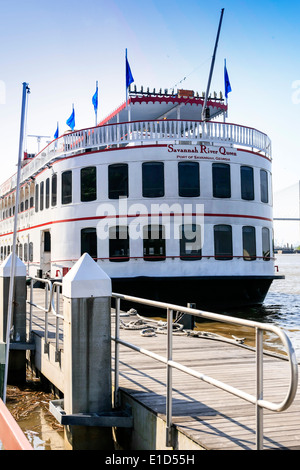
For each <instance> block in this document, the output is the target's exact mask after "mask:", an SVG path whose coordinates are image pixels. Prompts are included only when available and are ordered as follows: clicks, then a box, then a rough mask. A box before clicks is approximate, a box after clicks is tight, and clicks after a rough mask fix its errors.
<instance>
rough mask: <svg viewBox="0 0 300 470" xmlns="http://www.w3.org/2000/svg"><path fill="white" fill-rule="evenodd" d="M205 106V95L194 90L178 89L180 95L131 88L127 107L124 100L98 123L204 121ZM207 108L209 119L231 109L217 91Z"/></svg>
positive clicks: (208, 102) (209, 100)
mask: <svg viewBox="0 0 300 470" xmlns="http://www.w3.org/2000/svg"><path fill="white" fill-rule="evenodd" d="M203 105H204V97H199V96H198V94H197V96H196V95H195V94H194V92H193V91H191V90H178V92H177V93H176V94H168V93H166V92H161V91H160V92H159V93H155V91H154V92H149V91H147V92H143V91H142V90H141V91H140V92H137V91H134V92H132V91H130V92H129V98H128V102H127V106H126V102H124V103H123V104H122V105H121V106H120V107H119V108H117V109H116V110H115V111H114V112H113V113H111V114H110V115H109V116H107V117H106V118H105V119H103V121H101V122H100V123H99V124H98V125H99V126H102V125H104V124H115V123H118V122H127V121H129V120H130V121H145V120H156V119H164V118H166V119H181V120H191V121H198V120H199V121H200V120H201V113H202V108H203ZM207 107H208V108H209V120H211V119H213V118H215V117H217V116H219V115H220V114H223V113H225V112H226V111H227V105H226V104H225V103H224V100H223V98H222V95H220V97H219V98H217V96H216V94H214V97H213V98H212V97H209V99H208V101H207ZM129 113H130V118H129Z"/></svg>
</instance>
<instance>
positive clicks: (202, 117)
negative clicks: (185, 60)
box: [201, 8, 224, 121]
mask: <svg viewBox="0 0 300 470" xmlns="http://www.w3.org/2000/svg"><path fill="white" fill-rule="evenodd" d="M223 13H224V8H222V10H221V18H220V22H219V27H218V32H217V38H216V43H215V48H214V53H213V57H212V61H211V66H210V72H209V77H208V83H207V88H206V93H205V100H204V105H203V109H202V115H201V119H202V121H206V120H209V116H206V106H207V100H208V95H209V90H210V83H211V78H212V74H213V70H214V65H215V58H216V53H217V47H218V42H219V36H220V31H221V25H222V20H223Z"/></svg>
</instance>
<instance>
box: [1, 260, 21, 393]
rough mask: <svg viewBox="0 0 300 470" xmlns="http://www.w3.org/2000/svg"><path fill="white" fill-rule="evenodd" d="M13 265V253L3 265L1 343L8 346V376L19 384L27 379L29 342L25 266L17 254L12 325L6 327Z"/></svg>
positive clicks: (8, 378)
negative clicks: (25, 345) (27, 348)
mask: <svg viewBox="0 0 300 470" xmlns="http://www.w3.org/2000/svg"><path fill="white" fill-rule="evenodd" d="M11 264H12V253H11V254H10V255H9V256H8V257H7V258H6V259H5V260H4V261H3V263H2V264H1V265H0V342H3V343H6V344H7V348H9V356H8V354H6V356H7V358H8V359H9V364H8V365H7V374H6V375H7V377H6V379H7V381H8V383H10V384H18V383H22V382H25V381H26V350H25V349H24V347H23V346H22V345H24V343H25V342H26V266H25V264H24V263H23V262H22V261H21V260H20V258H18V257H17V256H16V257H15V277H14V292H13V305H12V315H11V318H10V320H9V321H10V323H11V324H10V325H9V326H8V327H7V318H8V303H9V289H10V276H11ZM7 331H9V332H10V335H9V337H8V338H7Z"/></svg>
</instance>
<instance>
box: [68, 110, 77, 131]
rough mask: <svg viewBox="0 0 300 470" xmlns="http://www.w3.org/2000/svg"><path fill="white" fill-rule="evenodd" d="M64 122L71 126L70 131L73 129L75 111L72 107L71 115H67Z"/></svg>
mask: <svg viewBox="0 0 300 470" xmlns="http://www.w3.org/2000/svg"><path fill="white" fill-rule="evenodd" d="M66 124H67V125H68V126H69V127H71V129H72V131H73V130H74V127H75V111H74V107H73V111H72V114H71V116H70V117H69V119H67V121H66Z"/></svg>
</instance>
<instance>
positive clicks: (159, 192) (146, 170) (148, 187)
mask: <svg viewBox="0 0 300 470" xmlns="http://www.w3.org/2000/svg"><path fill="white" fill-rule="evenodd" d="M142 175H143V197H162V196H164V194H165V182H164V164H163V163H162V162H145V163H143V165H142Z"/></svg>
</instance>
